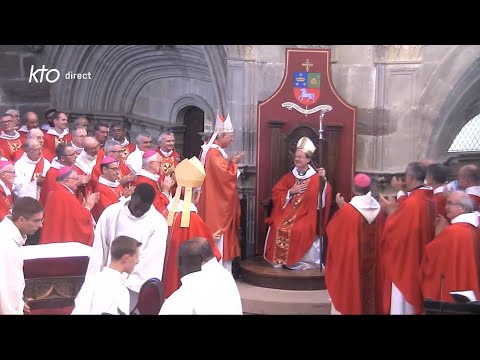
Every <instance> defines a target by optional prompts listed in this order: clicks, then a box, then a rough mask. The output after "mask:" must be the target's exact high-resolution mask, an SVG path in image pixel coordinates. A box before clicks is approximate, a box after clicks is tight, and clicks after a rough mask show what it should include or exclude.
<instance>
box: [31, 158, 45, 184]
mask: <svg viewBox="0 0 480 360" xmlns="http://www.w3.org/2000/svg"><path fill="white" fill-rule="evenodd" d="M44 165H45V160H44V159H43V157H42V158H40V160H39V161H38V162H37V163H36V164H35V169H33V174H32V178H31V179H30V181H33V180H35V179H36V177H35V175H37V176H38V175H43V167H44Z"/></svg>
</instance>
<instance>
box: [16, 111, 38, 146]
mask: <svg viewBox="0 0 480 360" xmlns="http://www.w3.org/2000/svg"><path fill="white" fill-rule="evenodd" d="M24 121H25V125H23V126H21V127H20V128H19V129H18V130H17V131H18V133H19V134H20V141H21V142H22V144H23V143H25V140H26V139H27V134H28V133H29V131H30V130H31V129H38V130H40V129H39V127H38V115H37V113H36V112H33V111H29V112H27V113H26V114H25V115H24ZM40 131H41V130H40Z"/></svg>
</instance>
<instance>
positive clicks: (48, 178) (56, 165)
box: [39, 144, 77, 207]
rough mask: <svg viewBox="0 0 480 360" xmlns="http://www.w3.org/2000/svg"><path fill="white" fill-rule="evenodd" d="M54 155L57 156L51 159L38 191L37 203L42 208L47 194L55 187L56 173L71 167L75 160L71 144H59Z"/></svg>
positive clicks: (75, 156)
mask: <svg viewBox="0 0 480 360" xmlns="http://www.w3.org/2000/svg"><path fill="white" fill-rule="evenodd" d="M55 153H56V155H57V156H56V157H55V158H54V159H53V161H52V163H51V166H50V169H48V171H47V174H46V175H45V180H44V181H43V184H42V189H41V190H40V198H39V201H40V202H41V203H42V205H43V206H44V207H45V205H46V204H47V197H48V194H49V193H50V191H52V190H53V188H55V187H56V185H55V184H56V182H57V175H58V171H59V170H60V169H61V168H62V167H64V166H69V167H70V166H73V164H75V159H76V158H77V153H76V152H75V149H74V148H73V146H72V145H71V144H59V145H58V146H57V148H56V149H55Z"/></svg>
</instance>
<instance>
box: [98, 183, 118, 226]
mask: <svg viewBox="0 0 480 360" xmlns="http://www.w3.org/2000/svg"><path fill="white" fill-rule="evenodd" d="M123 190H124V189H123V186H122V185H118V186H117V187H110V186H107V185H104V184H100V183H98V182H97V183H95V192H98V193H99V194H100V197H99V199H98V202H97V203H96V204H95V206H94V207H93V208H92V211H91V213H92V216H93V218H94V219H95V221H98V219H99V218H100V215H102V212H103V210H105V209H106V208H107V206H110V205H112V204H115V203H117V202H119V200H120V197H121V196H122V193H123Z"/></svg>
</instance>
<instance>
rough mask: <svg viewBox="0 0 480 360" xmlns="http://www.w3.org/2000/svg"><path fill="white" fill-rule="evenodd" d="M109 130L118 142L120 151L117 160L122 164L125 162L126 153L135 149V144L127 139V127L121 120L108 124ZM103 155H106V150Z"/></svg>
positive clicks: (128, 153)
mask: <svg viewBox="0 0 480 360" xmlns="http://www.w3.org/2000/svg"><path fill="white" fill-rule="evenodd" d="M110 131H111V133H112V137H113V140H116V141H118V142H119V143H120V146H121V149H122V152H121V153H119V154H120V159H119V160H120V162H121V163H122V164H125V160H127V157H128V155H130V154H131V153H132V152H134V151H135V149H136V146H135V145H134V144H132V143H131V142H130V141H129V140H128V139H127V129H125V124H124V123H123V122H122V121H118V122H115V123H113V124H112V125H111V126H110ZM105 155H108V154H106V151H105Z"/></svg>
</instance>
